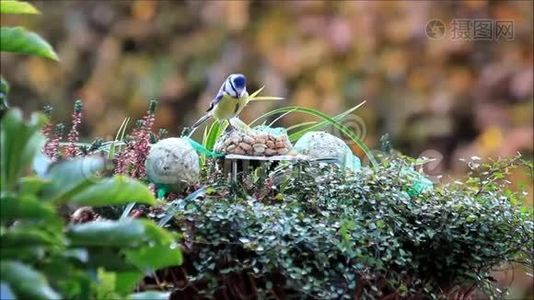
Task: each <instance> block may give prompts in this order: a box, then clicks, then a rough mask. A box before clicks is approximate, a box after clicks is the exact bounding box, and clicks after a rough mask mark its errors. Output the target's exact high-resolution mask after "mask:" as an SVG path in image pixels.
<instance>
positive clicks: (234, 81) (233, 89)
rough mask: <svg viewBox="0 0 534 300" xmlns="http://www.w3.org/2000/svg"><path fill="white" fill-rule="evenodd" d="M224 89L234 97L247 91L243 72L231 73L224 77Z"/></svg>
mask: <svg viewBox="0 0 534 300" xmlns="http://www.w3.org/2000/svg"><path fill="white" fill-rule="evenodd" d="M224 90H225V92H226V93H228V94H229V95H231V96H233V97H236V98H238V97H241V96H243V94H244V93H246V91H247V78H246V77H245V75H243V74H231V75H230V76H228V78H226V83H225V86H224Z"/></svg>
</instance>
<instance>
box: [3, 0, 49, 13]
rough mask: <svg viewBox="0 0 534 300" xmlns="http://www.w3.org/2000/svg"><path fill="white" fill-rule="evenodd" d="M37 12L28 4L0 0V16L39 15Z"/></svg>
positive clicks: (11, 0)
mask: <svg viewBox="0 0 534 300" xmlns="http://www.w3.org/2000/svg"><path fill="white" fill-rule="evenodd" d="M39 13H40V12H39V10H38V9H37V8H35V7H34V6H33V5H31V4H30V3H28V2H23V1H13V0H2V1H0V14H32V15H33V14H39Z"/></svg>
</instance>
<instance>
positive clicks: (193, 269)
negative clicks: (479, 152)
mask: <svg viewBox="0 0 534 300" xmlns="http://www.w3.org/2000/svg"><path fill="white" fill-rule="evenodd" d="M518 164H521V161H520V159H519V158H516V159H513V160H509V161H498V162H494V163H490V164H486V165H483V166H481V167H480V170H477V174H475V173H474V172H473V174H471V176H470V177H469V178H468V179H467V180H466V181H465V183H460V182H453V183H451V184H448V185H444V186H441V187H437V188H435V189H433V190H429V191H425V192H423V193H421V194H419V195H418V196H410V195H409V194H408V193H407V192H406V191H407V190H409V188H410V185H411V184H412V179H411V177H409V176H408V175H405V174H406V172H404V171H403V170H406V168H407V167H411V162H410V161H409V160H407V159H405V158H400V157H385V158H383V160H382V163H381V164H380V165H379V166H378V167H377V168H375V169H371V168H368V167H364V168H362V170H361V171H359V172H356V173H346V172H344V171H342V170H340V169H338V168H336V167H333V166H330V165H328V166H320V165H314V164H304V165H301V166H298V167H297V166H295V165H293V166H285V167H282V166H280V167H278V168H276V169H275V171H272V172H271V173H270V174H269V171H268V170H267V169H264V170H256V172H254V173H252V174H251V175H249V176H247V177H246V178H243V180H242V181H240V182H241V183H233V184H232V185H230V186H229V185H228V183H227V182H226V181H225V180H224V179H222V174H219V176H221V177H217V174H214V175H212V176H211V178H210V184H209V185H208V186H209V187H208V188H207V189H206V191H207V193H208V195H206V196H205V197H204V198H203V199H198V198H196V197H190V198H185V199H178V200H175V201H174V202H172V207H174V208H175V209H176V210H174V211H173V212H176V214H175V218H174V221H175V222H174V223H173V226H176V228H180V230H181V231H183V233H184V241H183V244H184V249H185V256H186V260H185V264H184V266H183V267H181V268H180V269H174V270H173V272H174V275H173V276H179V278H182V277H183V276H185V274H187V279H188V281H187V283H186V284H178V285H179V287H180V291H176V292H175V294H174V295H175V296H176V297H181V296H184V295H189V296H191V295H192V294H194V295H197V296H198V295H199V294H200V295H215V296H217V297H221V298H245V297H259V298H284V297H288V296H296V297H301V298H302V297H309V298H320V299H331V298H353V297H354V296H357V297H358V298H376V297H385V296H390V297H406V298H413V297H422V298H427V297H428V298H430V297H431V298H441V297H447V295H450V294H451V293H452V292H454V291H458V290H461V291H463V293H464V294H469V293H470V292H471V291H473V289H474V288H475V287H478V288H479V289H481V290H482V291H483V292H485V293H486V294H487V295H489V296H492V297H501V296H503V295H504V294H503V292H500V289H499V287H498V286H496V285H495V284H494V282H493V279H492V278H491V276H490V272H491V270H492V269H493V268H495V267H497V266H499V265H502V264H505V263H512V262H522V263H524V264H526V265H528V266H530V262H531V258H532V254H533V252H532V250H533V248H532V245H533V242H534V240H533V236H532V232H533V229H534V225H533V222H532V221H531V220H532V213H530V212H526V211H524V210H522V209H520V207H519V206H517V205H516V204H515V203H516V202H517V201H518V198H519V197H521V194H520V193H514V192H511V191H510V190H509V189H508V188H507V187H506V186H505V185H506V182H505V180H504V175H505V173H504V172H505V171H506V170H507V169H508V168H510V167H513V166H516V165H518ZM299 170H300V171H299ZM259 174H260V175H259ZM261 174H264V175H261ZM171 273H172V272H171ZM165 274H167V273H162V274H161V275H162V276H165ZM167 276H169V275H168V274H167Z"/></svg>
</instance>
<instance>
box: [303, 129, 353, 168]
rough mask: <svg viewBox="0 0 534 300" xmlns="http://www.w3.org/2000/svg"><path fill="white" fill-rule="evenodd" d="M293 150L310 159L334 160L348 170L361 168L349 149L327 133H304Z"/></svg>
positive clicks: (338, 139)
mask: <svg viewBox="0 0 534 300" xmlns="http://www.w3.org/2000/svg"><path fill="white" fill-rule="evenodd" d="M293 150H296V151H297V152H298V153H301V154H304V155H308V156H310V157H312V158H336V159H338V160H339V162H340V164H342V165H343V166H345V167H348V168H350V169H359V168H360V167H361V162H360V159H359V158H358V157H357V156H356V155H354V154H353V153H352V151H351V149H350V147H349V146H348V145H347V144H346V143H345V142H344V141H343V140H342V139H340V138H338V137H337V136H335V135H332V134H330V133H328V132H324V131H310V132H307V133H305V134H304V135H303V136H302V137H301V138H300V139H299V140H298V141H297V143H295V146H294V147H293Z"/></svg>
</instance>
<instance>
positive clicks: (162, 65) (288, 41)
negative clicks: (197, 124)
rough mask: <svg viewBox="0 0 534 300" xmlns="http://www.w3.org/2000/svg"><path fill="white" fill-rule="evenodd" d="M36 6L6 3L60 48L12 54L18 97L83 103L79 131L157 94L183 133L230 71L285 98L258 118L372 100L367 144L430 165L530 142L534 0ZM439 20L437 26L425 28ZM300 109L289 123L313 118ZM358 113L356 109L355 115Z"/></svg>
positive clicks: (254, 108) (6, 57) (18, 20)
mask: <svg viewBox="0 0 534 300" xmlns="http://www.w3.org/2000/svg"><path fill="white" fill-rule="evenodd" d="M33 3H34V4H35V5H36V6H37V7H38V8H39V9H40V10H41V11H42V15H40V16H38V17H25V16H2V24H3V25H21V24H22V25H23V26H26V27H29V28H30V29H32V30H34V31H36V32H38V33H40V34H42V35H43V36H44V37H45V38H46V39H47V40H49V41H50V42H51V44H52V45H53V46H54V47H55V49H56V50H57V52H58V54H59V56H60V58H61V62H59V63H55V62H50V61H47V60H44V59H41V58H28V57H23V56H15V55H12V54H2V57H1V63H2V68H1V71H2V74H3V76H4V77H5V78H6V79H7V80H8V81H9V82H10V84H11V87H12V92H11V94H10V101H11V104H12V105H14V106H21V107H23V108H24V109H25V110H26V111H28V112H29V111H31V110H36V109H40V108H41V107H42V106H43V105H45V104H50V105H52V106H54V107H55V109H56V110H55V112H54V116H55V118H56V119H57V120H59V121H61V120H68V118H69V115H70V110H71V108H72V104H73V101H74V100H75V99H83V101H84V103H85V107H86V108H85V110H84V122H83V128H82V130H81V132H82V136H84V137H86V138H87V139H89V138H94V137H97V136H98V137H102V138H107V139H110V138H112V136H113V135H114V133H115V131H116V129H117V128H118V127H119V126H120V124H121V122H122V120H123V119H124V118H125V117H126V116H132V117H134V118H135V117H140V116H141V115H142V114H143V112H144V111H145V110H146V107H147V105H148V101H149V100H150V99H158V100H159V101H160V106H159V109H158V112H157V118H156V127H164V128H167V129H168V130H169V131H170V133H171V134H174V135H176V134H179V133H180V132H181V130H182V128H183V126H187V125H190V124H192V123H193V122H194V121H195V120H196V119H197V118H198V117H200V115H201V114H202V113H203V112H204V110H205V109H206V108H207V107H208V103H209V101H210V100H211V98H212V97H213V96H214V95H215V93H216V92H217V90H218V88H219V86H220V84H221V82H222V80H224V78H225V77H226V75H227V74H229V73H233V72H241V73H244V74H246V75H247V77H248V79H249V91H252V90H255V89H256V88H259V87H260V86H262V85H265V87H266V88H265V92H264V94H267V95H273V96H282V97H285V99H286V100H285V101H283V102H262V103H254V104H251V105H249V106H248V107H247V108H246V109H245V110H244V112H243V114H242V119H244V120H248V121H250V120H252V119H254V118H255V117H256V116H258V115H260V114H261V113H263V112H265V111H267V110H269V109H272V108H274V107H276V106H281V105H288V104H293V105H302V106H307V107H313V108H317V109H320V110H322V111H324V112H325V113H328V114H336V113H339V112H341V111H344V110H346V109H348V108H349V107H352V106H354V105H356V104H358V103H360V102H361V101H362V100H366V101H367V103H366V104H365V106H364V107H363V108H361V109H359V110H358V112H357V113H358V116H359V117H360V118H361V119H358V120H356V121H355V122H356V123H358V124H348V125H353V126H355V127H364V128H356V129H358V130H360V131H359V132H358V133H359V134H360V135H361V136H362V137H363V138H365V141H366V143H367V144H368V145H369V146H370V147H371V148H376V147H378V140H379V138H380V136H381V135H382V134H384V133H390V134H391V136H392V138H393V142H394V147H395V148H397V149H399V150H400V151H402V152H403V153H406V154H408V155H411V156H414V157H418V156H422V155H426V154H429V155H430V156H432V155H433V154H435V156H441V157H442V159H440V162H439V164H436V165H435V166H434V170H430V171H432V172H434V173H436V174H437V173H441V172H443V171H450V172H452V173H462V172H463V171H464V170H465V168H464V164H463V163H460V162H459V161H458V159H459V158H462V157H463V158H468V157H471V156H473V155H477V156H481V157H488V156H491V157H498V156H512V155H514V154H515V153H516V152H517V151H521V152H522V153H523V154H524V155H525V156H526V157H527V158H529V159H532V153H533V140H532V137H533V127H532V122H533V89H532V86H533V77H532V74H533V64H532V60H533V50H532V46H533V30H532V28H533V13H532V8H533V6H532V2H530V1H517V2H513V1H507V2H504V1H503V2H491V3H490V2H486V1H465V2H445V1H434V2H433V1H428V2H423V1H418V2H397V1H385V2H380V1H369V2H365V1H339V2H331V1H324V2H323V1H285V2H275V1H268V2H267V1H258V2H249V1H228V2H223V1H207V2H201V1H186V2H178V1H33ZM433 19H438V20H440V21H442V22H443V23H444V25H445V29H446V30H447V32H446V35H445V36H444V37H443V38H441V39H431V38H429V37H428V36H427V34H426V33H425V27H426V25H427V23H428V22H429V21H430V20H433ZM455 19H468V20H481V19H490V20H493V21H498V20H512V21H513V22H514V27H513V30H514V36H513V39H511V40H503V39H499V40H497V39H492V40H473V39H454V38H453V36H452V35H451V29H452V27H451V22H452V21H453V20H455ZM303 120H304V119H303V117H302V118H301V117H299V116H298V115H292V116H291V117H290V118H285V119H283V121H282V125H290V124H292V123H296V122H300V121H303ZM352 121H354V120H352ZM524 180H527V182H528V181H529V180H528V179H527V178H525V179H524Z"/></svg>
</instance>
